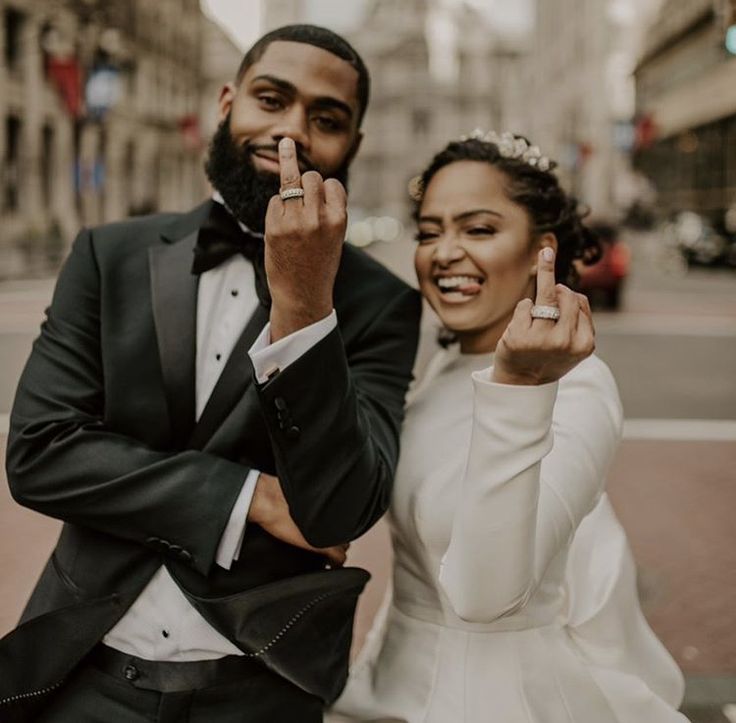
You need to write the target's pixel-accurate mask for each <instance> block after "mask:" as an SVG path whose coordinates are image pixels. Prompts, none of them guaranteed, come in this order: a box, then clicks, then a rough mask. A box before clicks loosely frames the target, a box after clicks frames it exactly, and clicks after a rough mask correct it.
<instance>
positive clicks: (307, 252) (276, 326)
mask: <svg viewBox="0 0 736 723" xmlns="http://www.w3.org/2000/svg"><path fill="white" fill-rule="evenodd" d="M279 166H280V175H281V189H282V190H285V189H287V188H303V189H304V197H303V198H289V199H287V200H282V199H281V197H280V196H278V195H277V196H274V197H273V198H272V199H271V201H270V203H269V204H268V211H267V212H266V234H265V235H266V240H265V265H266V275H267V277H268V287H269V291H270V293H271V299H272V306H271V341H272V342H274V341H278V340H279V339H281V338H283V337H284V336H288V335H289V334H291V333H292V332H294V331H297V330H299V329H302V328H304V327H305V326H309V325H310V324H313V323H314V322H317V321H320V320H321V319H324V318H325V317H326V316H328V315H329V314H330V312H331V311H332V290H333V286H334V283H335V275H336V274H337V268H338V265H339V263H340V255H341V254H342V245H343V241H344V239H345V229H346V227H347V194H346V193H345V189H344V188H343V186H342V184H341V183H340V182H339V181H337V180H335V179H334V178H329V179H327V180H326V181H323V180H322V176H320V174H319V173H317V172H316V171H308V172H307V173H305V174H304V175H303V176H302V175H301V174H300V173H299V164H298V162H297V154H296V146H295V145H294V141H293V140H291V138H283V139H282V140H281V141H280V142H279Z"/></svg>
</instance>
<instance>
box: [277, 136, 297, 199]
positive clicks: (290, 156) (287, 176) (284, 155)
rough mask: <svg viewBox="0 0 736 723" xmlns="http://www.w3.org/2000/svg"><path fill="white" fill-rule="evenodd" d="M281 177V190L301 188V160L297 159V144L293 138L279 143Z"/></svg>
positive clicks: (284, 139) (283, 139)
mask: <svg viewBox="0 0 736 723" xmlns="http://www.w3.org/2000/svg"><path fill="white" fill-rule="evenodd" d="M279 176H280V180H281V190H282V191H283V190H286V189H289V188H301V185H302V183H301V181H302V176H301V173H300V172H299V160H298V159H297V157H296V144H295V143H294V141H293V140H292V139H291V138H282V139H281V140H280V141H279Z"/></svg>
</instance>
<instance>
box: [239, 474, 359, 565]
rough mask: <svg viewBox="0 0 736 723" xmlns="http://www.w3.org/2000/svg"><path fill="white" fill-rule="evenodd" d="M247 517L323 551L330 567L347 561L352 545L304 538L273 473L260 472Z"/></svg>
mask: <svg viewBox="0 0 736 723" xmlns="http://www.w3.org/2000/svg"><path fill="white" fill-rule="evenodd" d="M248 521H249V522H255V523H256V524H257V525H260V526H261V527H262V528H263V529H264V530H266V532H268V533H269V534H270V535H273V537H275V538H276V539H278V540H281V542H286V543H288V544H289V545H294V546H295V547H301V548H302V549H303V550H309V551H310V552H316V553H318V554H320V555H324V556H325V557H326V558H327V559H328V560H329V563H330V567H342V566H343V565H344V564H345V558H346V556H347V551H348V547H349V545H347V544H345V545H338V546H336V547H324V548H320V547H313V546H312V545H310V544H309V543H308V542H307V541H306V540H305V539H304V536H303V535H302V533H301V532H300V531H299V528H298V527H297V526H296V523H295V522H294V520H293V519H292V517H291V514H290V513H289V505H288V503H287V502H286V498H285V497H284V493H283V491H282V490H281V485H280V484H279V481H278V479H277V478H276V477H274V476H273V475H270V474H264V473H263V472H261V474H260V475H259V476H258V481H257V482H256V489H255V492H254V493H253V500H252V502H251V505H250V510H249V511H248Z"/></svg>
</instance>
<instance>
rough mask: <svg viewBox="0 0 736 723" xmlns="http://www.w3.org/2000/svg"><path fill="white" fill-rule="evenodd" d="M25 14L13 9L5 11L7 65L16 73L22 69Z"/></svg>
mask: <svg viewBox="0 0 736 723" xmlns="http://www.w3.org/2000/svg"><path fill="white" fill-rule="evenodd" d="M24 20H25V16H24V15H23V13H21V12H19V11H18V10H15V9H13V8H6V9H5V65H6V67H7V68H8V70H9V71H10V72H11V73H12V72H16V71H17V70H18V69H19V68H20V64H21V58H22V52H23V41H22V37H21V35H22V33H23V21H24Z"/></svg>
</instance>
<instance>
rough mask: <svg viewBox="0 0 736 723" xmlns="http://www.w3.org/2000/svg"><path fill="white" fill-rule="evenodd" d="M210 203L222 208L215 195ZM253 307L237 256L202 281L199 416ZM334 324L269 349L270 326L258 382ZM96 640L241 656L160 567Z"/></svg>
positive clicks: (247, 486)
mask: <svg viewBox="0 0 736 723" xmlns="http://www.w3.org/2000/svg"><path fill="white" fill-rule="evenodd" d="M213 198H214V200H215V201H217V202H219V203H222V199H221V197H219V195H218V194H215V195H214V197H213ZM241 225H242V224H241ZM257 305H258V298H257V296H256V292H255V285H254V271H253V266H252V264H251V262H250V261H248V260H247V259H245V258H244V257H243V256H241V255H240V254H238V255H236V256H233V257H232V258H230V259H228V260H227V261H225V262H224V263H222V264H220V265H219V266H217V267H215V268H213V269H210V270H209V271H206V272H205V273H203V274H202V275H201V276H200V279H199V288H198V291H197V331H196V335H197V336H196V344H197V354H196V378H195V384H196V390H195V392H196V393H195V404H196V418H197V419H199V417H200V415H201V414H202V411H203V410H204V408H205V406H206V404H207V400H208V399H209V397H210V394H211V393H212V390H213V389H214V387H215V384H216V383H217V380H218V379H219V378H220V374H221V373H222V370H223V369H224V367H225V364H226V363H227V360H228V358H229V356H230V354H231V352H232V350H233V347H234V346H235V343H236V342H237V340H238V338H239V337H240V335H241V333H242V332H243V329H244V328H245V325H246V324H247V322H248V319H249V318H250V317H251V315H252V314H253V312H254V310H255V309H256V307H257ZM336 325H337V316H336V314H335V311H334V310H333V311H332V313H331V314H330V315H329V316H327V317H326V318H325V319H322V320H321V321H318V322H316V323H315V324H312V325H311V326H308V327H305V328H304V329H300V330H299V331H297V332H294V333H293V334H291V335H289V336H288V337H285V338H284V339H280V340H279V341H278V342H275V343H274V344H271V343H270V341H271V337H270V325H269V324H267V325H266V327H265V328H264V329H263V332H262V333H261V334H260V336H259V337H258V339H257V340H256V341H255V342H254V344H253V346H252V347H251V348H250V350H249V352H248V354H249V356H250V358H251V362H252V363H253V368H254V371H255V376H256V379H257V380H258V382H260V383H263V382H265V381H266V379H267V375H268V374H269V373H271V372H272V371H273V370H274V369H285V368H286V367H287V366H288V365H289V364H291V363H293V362H294V361H296V360H297V359H298V358H299V357H300V356H301V355H302V354H304V353H305V352H306V351H308V350H309V349H310V348H311V347H312V346H314V345H315V344H317V343H318V342H319V341H321V340H322V339H323V338H324V337H326V336H327V335H328V334H329V333H330V332H331V331H332V330H333V329H334V328H335V327H336ZM258 475H259V471H258V470H251V471H250V472H249V473H248V475H247V476H246V478H245V480H244V482H243V489H242V490H241V492H240V494H239V496H238V498H237V499H236V501H235V504H234V506H233V509H232V512H231V514H230V519H229V521H228V524H227V526H226V527H225V530H224V532H223V534H222V537H221V538H220V543H219V545H218V548H217V554H216V557H215V561H216V563H217V564H218V565H220V567H223V568H225V569H227V570H229V569H230V566H231V565H232V562H233V561H234V560H237V559H238V556H239V554H240V546H241V544H242V541H243V534H244V532H245V523H246V517H247V513H248V509H249V508H250V503H251V500H252V498H253V493H254V491H255V486H256V481H257V480H258ZM102 642H103V643H104V644H105V645H108V646H110V647H112V648H116V649H117V650H120V651H122V652H124V653H128V654H130V655H135V656H137V657H139V658H145V659H147V660H167V661H179V662H182V661H191V660H210V659H213V658H219V657H222V656H224V655H240V654H242V651H240V650H239V649H238V648H237V647H235V645H233V643H231V642H230V641H229V640H227V638H225V637H224V636H222V635H221V634H220V633H219V632H217V631H216V630H215V629H214V628H213V627H212V626H211V625H210V624H209V623H208V622H207V621H206V620H205V619H204V618H203V617H202V616H201V615H200V614H199V613H198V612H197V610H196V609H195V608H194V607H193V606H192V605H190V603H189V601H188V600H187V599H186V597H185V596H184V594H183V593H182V592H181V590H180V589H179V587H178V586H177V584H176V583H175V582H174V580H173V579H172V577H171V575H169V573H168V571H167V570H166V567H164V566H163V565H162V566H161V567H160V568H159V569H158V571H157V572H156V573H155V574H154V576H153V577H152V578H151V580H150V581H149V583H148V585H147V586H146V587H145V588H144V589H143V592H142V593H141V594H140V596H139V597H138V599H137V600H136V601H135V602H134V603H133V605H131V607H130V608H129V609H128V610H127V612H126V613H125V615H124V616H123V617H122V618H121V619H120V620H119V621H118V623H117V624H116V625H115V626H114V627H113V628H111V629H110V630H109V631H108V633H107V634H106V635H105V637H104V638H103V640H102Z"/></svg>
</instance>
